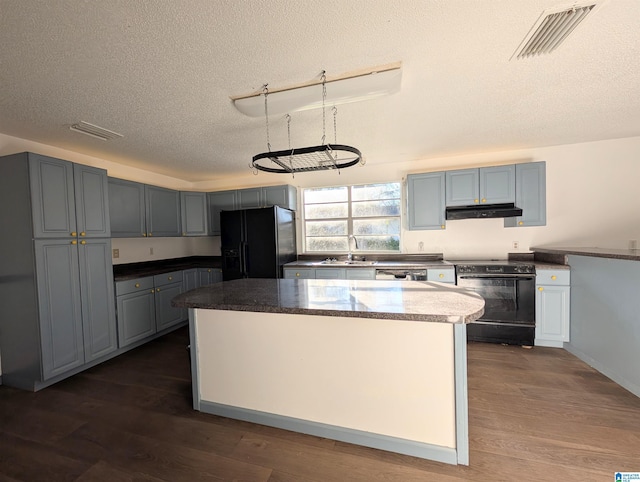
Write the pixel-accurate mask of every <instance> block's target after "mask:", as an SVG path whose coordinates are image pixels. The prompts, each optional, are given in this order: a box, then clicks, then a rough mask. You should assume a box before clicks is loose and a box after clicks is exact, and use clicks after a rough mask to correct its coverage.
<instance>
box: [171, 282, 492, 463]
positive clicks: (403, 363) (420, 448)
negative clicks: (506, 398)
mask: <svg viewBox="0 0 640 482" xmlns="http://www.w3.org/2000/svg"><path fill="white" fill-rule="evenodd" d="M173 303H174V305H175V306H178V307H187V308H189V324H190V337H191V362H192V376H193V402H194V409H195V410H199V411H202V412H206V413H212V414H216V415H220V416H225V417H230V418H235V419H240V420H245V421H250V422H254V423H260V424H264V425H270V426H275V427H279V428H283V429H286V430H293V431H297V432H302V433H307V434H311V435H316V436H320V437H327V438H331V439H335V440H341V441H344V442H349V443H355V444H359V445H364V446H368V447H374V448H378V449H382V450H388V451H391V452H397V453H402V454H407V455H412V456H416V457H422V458H426V459H432V460H437V461H441V462H446V463H450V464H465V465H466V464H468V460H469V453H468V450H469V449H468V443H469V442H468V415H467V359H466V324H467V323H469V322H471V321H473V320H475V319H477V318H479V317H480V316H482V314H483V311H484V300H483V299H482V298H481V297H480V296H479V295H477V294H475V293H472V292H468V291H465V290H463V289H460V288H457V287H455V286H451V285H447V284H441V283H433V282H419V281H401V282H399V281H383V280H376V281H364V280H351V281H347V280H297V279H278V280H275V279H244V280H235V281H227V282H223V283H218V284H215V285H211V286H208V287H203V288H199V289H196V290H193V291H189V292H187V293H184V294H182V295H180V296H178V297H176V298H175V299H174V301H173Z"/></svg>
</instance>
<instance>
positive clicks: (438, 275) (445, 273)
mask: <svg viewBox="0 0 640 482" xmlns="http://www.w3.org/2000/svg"><path fill="white" fill-rule="evenodd" d="M427 281H438V282H440V283H453V284H455V282H456V272H455V270H454V269H451V268H448V269H438V268H428V269H427Z"/></svg>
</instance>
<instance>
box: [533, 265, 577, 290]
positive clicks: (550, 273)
mask: <svg viewBox="0 0 640 482" xmlns="http://www.w3.org/2000/svg"><path fill="white" fill-rule="evenodd" d="M570 282H571V271H569V270H568V269H538V270H536V284H537V285H563V286H564V285H566V286H568V285H569V284H570Z"/></svg>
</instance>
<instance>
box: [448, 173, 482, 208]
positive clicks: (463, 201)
mask: <svg viewBox="0 0 640 482" xmlns="http://www.w3.org/2000/svg"><path fill="white" fill-rule="evenodd" d="M446 184H447V187H446V204H447V206H470V205H472V204H479V203H480V170H479V169H460V170H457V171H447V173H446Z"/></svg>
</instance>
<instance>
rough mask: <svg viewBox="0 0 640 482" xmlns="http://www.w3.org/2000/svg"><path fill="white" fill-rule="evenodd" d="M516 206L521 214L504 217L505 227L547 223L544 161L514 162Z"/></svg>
mask: <svg viewBox="0 0 640 482" xmlns="http://www.w3.org/2000/svg"><path fill="white" fill-rule="evenodd" d="M516 206H518V207H519V208H521V209H522V216H519V217H515V218H505V220H504V226H505V227H513V226H544V225H546V224H547V191H546V169H545V163H544V162H528V163H525V164H516Z"/></svg>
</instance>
